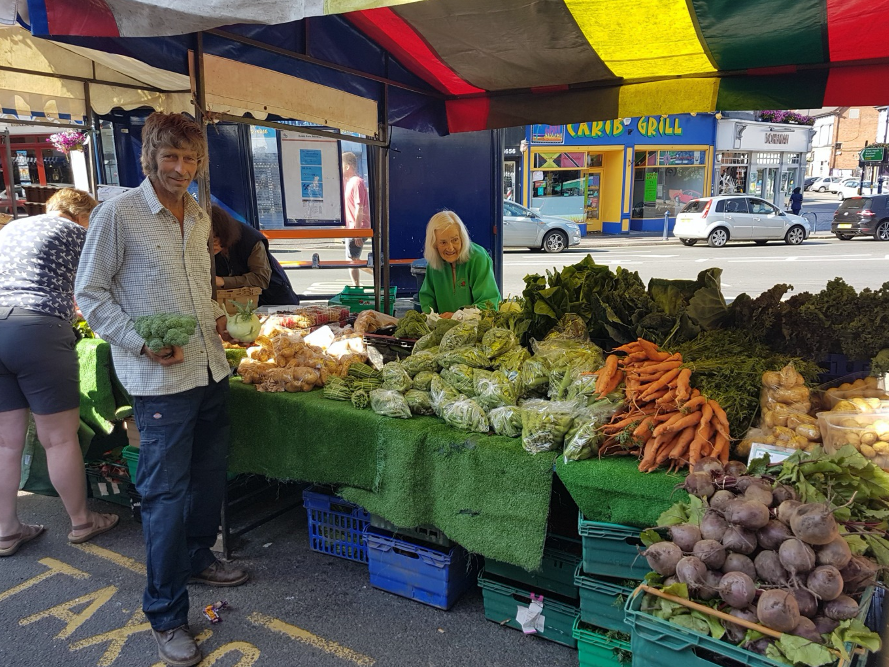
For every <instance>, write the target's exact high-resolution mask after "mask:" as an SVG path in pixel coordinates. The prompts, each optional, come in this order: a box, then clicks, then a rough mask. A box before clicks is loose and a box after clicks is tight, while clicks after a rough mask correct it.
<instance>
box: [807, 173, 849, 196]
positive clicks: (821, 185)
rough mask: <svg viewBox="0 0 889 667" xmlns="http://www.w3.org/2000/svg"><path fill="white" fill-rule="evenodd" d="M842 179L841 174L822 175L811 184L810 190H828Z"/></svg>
mask: <svg viewBox="0 0 889 667" xmlns="http://www.w3.org/2000/svg"><path fill="white" fill-rule="evenodd" d="M841 180H843V179H842V178H840V177H839V176H822V177H821V178H819V179H818V180H817V181H815V182H814V183H812V185H810V186H809V190H815V191H816V192H827V191H828V190H829V189H830V186H831V185H832V184H833V183H839V182H840V181H841Z"/></svg>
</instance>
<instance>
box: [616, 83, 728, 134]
mask: <svg viewBox="0 0 889 667" xmlns="http://www.w3.org/2000/svg"><path fill="white" fill-rule="evenodd" d="M719 81H720V80H719V79H718V78H717V77H706V78H700V79H672V80H667V81H653V82H651V83H636V84H628V85H624V86H621V88H620V92H619V93H618V95H619V97H618V114H617V115H618V117H619V118H626V117H629V116H649V115H657V116H658V117H660V116H661V115H666V114H671V113H672V114H675V113H687V112H688V111H690V110H695V111H715V110H716V96H717V95H718V94H719ZM652 136H654V135H652Z"/></svg>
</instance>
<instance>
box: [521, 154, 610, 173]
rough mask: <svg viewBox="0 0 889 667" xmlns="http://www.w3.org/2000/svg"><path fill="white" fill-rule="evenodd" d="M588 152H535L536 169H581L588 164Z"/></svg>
mask: <svg viewBox="0 0 889 667" xmlns="http://www.w3.org/2000/svg"><path fill="white" fill-rule="evenodd" d="M586 157H587V154H586V153H551V152H546V151H544V152H540V151H538V152H536V153H534V168H535V169H580V168H582V167H583V166H584V165H585V164H586ZM600 157H601V156H600Z"/></svg>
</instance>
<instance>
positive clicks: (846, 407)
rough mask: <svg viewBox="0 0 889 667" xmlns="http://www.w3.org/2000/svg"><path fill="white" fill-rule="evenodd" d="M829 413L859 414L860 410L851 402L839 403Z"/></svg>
mask: <svg viewBox="0 0 889 667" xmlns="http://www.w3.org/2000/svg"><path fill="white" fill-rule="evenodd" d="M831 412H860V409H859V408H858V406H857V405H855V404H854V403H853V402H852V401H840V402H839V403H837V404H836V405H835V406H833V410H831Z"/></svg>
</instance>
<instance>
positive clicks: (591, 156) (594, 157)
mask: <svg viewBox="0 0 889 667" xmlns="http://www.w3.org/2000/svg"><path fill="white" fill-rule="evenodd" d="M604 158H605V156H604V155H603V154H602V153H588V154H587V160H586V166H587V167H589V168H591V169H593V168H596V167H601V166H602V162H603V160H604Z"/></svg>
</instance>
